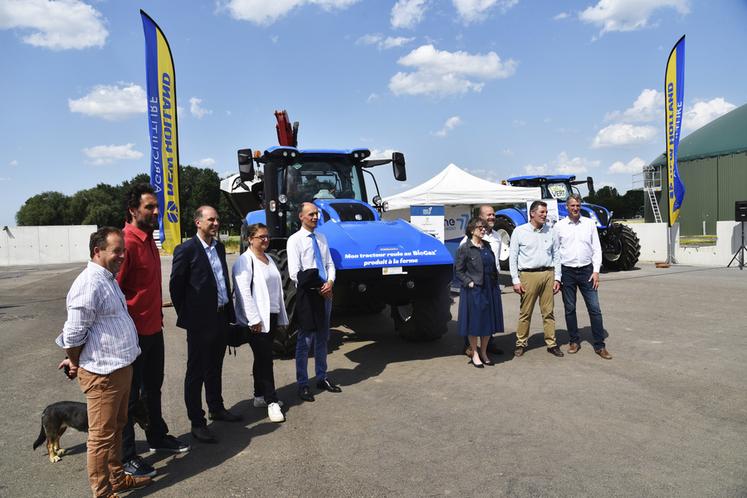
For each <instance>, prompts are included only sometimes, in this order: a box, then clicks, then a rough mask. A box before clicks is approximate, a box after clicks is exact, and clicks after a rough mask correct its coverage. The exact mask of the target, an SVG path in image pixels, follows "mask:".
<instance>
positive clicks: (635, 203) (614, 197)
mask: <svg viewBox="0 0 747 498" xmlns="http://www.w3.org/2000/svg"><path fill="white" fill-rule="evenodd" d="M584 201H585V202H588V203H591V204H598V205H600V206H603V207H606V208H607V209H609V210H610V211H612V212H613V216H614V217H615V218H617V219H626V218H633V217H635V216H638V215H639V214H641V211H642V209H643V191H642V190H629V191H627V192H626V193H625V195H620V194H619V193H618V192H617V189H616V188H614V187H610V186H605V187H602V188H600V189H599V190H597V191H596V192H595V193H594V195H589V196H587V197H586V198H585V199H584Z"/></svg>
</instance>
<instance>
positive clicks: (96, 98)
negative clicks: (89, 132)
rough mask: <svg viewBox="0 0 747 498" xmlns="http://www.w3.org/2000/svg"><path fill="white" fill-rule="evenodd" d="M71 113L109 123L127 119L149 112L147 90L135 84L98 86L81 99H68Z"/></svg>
mask: <svg viewBox="0 0 747 498" xmlns="http://www.w3.org/2000/svg"><path fill="white" fill-rule="evenodd" d="M67 105H68V108H69V109H70V112H79V113H81V114H85V115H86V116H91V117H95V118H102V119H106V120H109V121H116V120H119V119H125V118H128V117H130V116H132V115H135V114H141V113H144V112H146V111H147V106H148V102H147V96H146V94H145V89H144V88H143V87H141V86H140V85H136V84H135V83H119V84H117V85H96V86H95V87H93V89H92V90H91V91H90V92H89V93H88V95H85V96H83V97H81V98H79V99H75V100H73V99H68V101H67Z"/></svg>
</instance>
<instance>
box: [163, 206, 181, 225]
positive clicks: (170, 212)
mask: <svg viewBox="0 0 747 498" xmlns="http://www.w3.org/2000/svg"><path fill="white" fill-rule="evenodd" d="M166 218H168V220H169V223H177V222H178V221H179V208H178V207H176V203H175V202H174V201H169V202H168V203H167V204H166Z"/></svg>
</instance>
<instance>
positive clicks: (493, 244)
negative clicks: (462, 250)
mask: <svg viewBox="0 0 747 498" xmlns="http://www.w3.org/2000/svg"><path fill="white" fill-rule="evenodd" d="M482 240H485V241H487V242H489V243H490V250H491V251H493V255H494V256H495V269H496V271H497V272H498V273H500V272H501V258H500V255H501V239H500V238H499V237H498V236H497V235H496V234H495V232H494V231H493V230H491V231H490V233H488V232H485V235H483V237H482ZM466 243H467V236H466V235H465V236H464V238H463V239H462V241H461V242H459V245H460V246H461V245H462V244H466Z"/></svg>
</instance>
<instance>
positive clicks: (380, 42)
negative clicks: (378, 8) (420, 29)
mask: <svg viewBox="0 0 747 498" xmlns="http://www.w3.org/2000/svg"><path fill="white" fill-rule="evenodd" d="M414 39H415V38H409V37H405V36H387V37H386V38H384V37H383V36H382V35H380V34H370V35H363V36H361V37H360V38H358V40H357V41H356V43H357V44H358V45H376V47H378V49H379V50H386V49H388V48H395V47H401V46H403V45H407V44H408V43H410V42H411V41H413V40H414Z"/></svg>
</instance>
